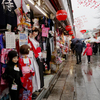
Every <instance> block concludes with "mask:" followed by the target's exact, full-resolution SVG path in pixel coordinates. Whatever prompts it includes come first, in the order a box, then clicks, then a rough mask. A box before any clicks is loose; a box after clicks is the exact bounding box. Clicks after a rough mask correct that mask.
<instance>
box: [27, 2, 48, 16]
mask: <svg viewBox="0 0 100 100" xmlns="http://www.w3.org/2000/svg"><path fill="white" fill-rule="evenodd" d="M28 1H29V2H30V3H31V4H32V5H34V6H35V7H36V8H37V9H38V10H39V11H40V12H41V13H42V14H43V15H44V16H46V17H48V15H47V14H46V13H45V12H44V11H43V10H42V9H41V8H40V7H39V6H37V5H35V3H34V2H33V1H31V0H28Z"/></svg>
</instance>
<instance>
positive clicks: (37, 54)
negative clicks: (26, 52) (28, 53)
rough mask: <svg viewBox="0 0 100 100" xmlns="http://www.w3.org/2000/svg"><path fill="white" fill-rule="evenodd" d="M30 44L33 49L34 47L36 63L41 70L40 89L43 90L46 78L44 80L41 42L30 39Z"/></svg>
mask: <svg viewBox="0 0 100 100" xmlns="http://www.w3.org/2000/svg"><path fill="white" fill-rule="evenodd" d="M29 42H30V44H31V47H32V50H33V53H34V55H35V58H36V62H37V64H38V68H39V69H38V70H39V75H40V88H43V86H44V78H43V62H42V58H41V55H42V53H41V48H40V46H39V42H38V41H36V39H33V38H29ZM35 67H36V66H35Z"/></svg>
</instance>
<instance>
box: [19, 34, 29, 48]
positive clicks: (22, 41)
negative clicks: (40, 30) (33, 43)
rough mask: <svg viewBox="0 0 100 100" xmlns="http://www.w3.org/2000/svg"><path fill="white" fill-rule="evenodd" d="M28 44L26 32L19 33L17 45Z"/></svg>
mask: <svg viewBox="0 0 100 100" xmlns="http://www.w3.org/2000/svg"><path fill="white" fill-rule="evenodd" d="M24 44H28V34H27V33H19V46H21V45H24Z"/></svg>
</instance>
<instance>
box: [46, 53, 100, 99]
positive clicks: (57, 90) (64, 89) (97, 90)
mask: <svg viewBox="0 0 100 100" xmlns="http://www.w3.org/2000/svg"><path fill="white" fill-rule="evenodd" d="M99 60H100V55H99V54H98V55H93V56H92V57H91V64H88V63H87V57H86V56H84V57H82V63H81V64H79V65H76V58H75V56H69V58H68V60H67V61H66V65H65V67H64V70H63V72H62V73H61V75H60V77H59V79H58V81H57V83H56V84H55V86H54V88H53V90H52V91H51V94H50V95H49V97H48V98H47V99H46V100H100V61H99Z"/></svg>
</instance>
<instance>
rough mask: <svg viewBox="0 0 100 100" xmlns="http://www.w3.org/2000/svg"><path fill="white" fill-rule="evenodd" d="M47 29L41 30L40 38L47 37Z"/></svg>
mask: <svg viewBox="0 0 100 100" xmlns="http://www.w3.org/2000/svg"><path fill="white" fill-rule="evenodd" d="M49 29H50V28H46V27H45V28H42V36H43V37H47V36H48V33H49Z"/></svg>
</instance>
